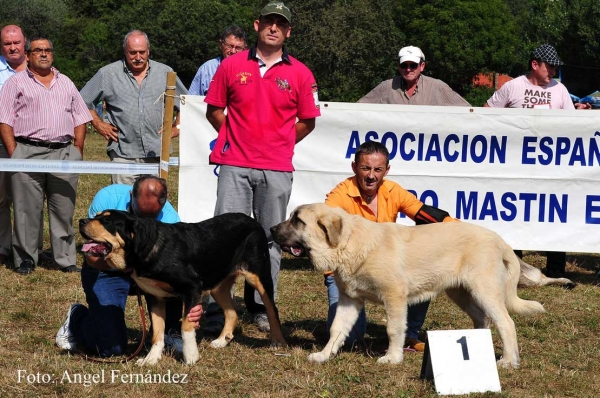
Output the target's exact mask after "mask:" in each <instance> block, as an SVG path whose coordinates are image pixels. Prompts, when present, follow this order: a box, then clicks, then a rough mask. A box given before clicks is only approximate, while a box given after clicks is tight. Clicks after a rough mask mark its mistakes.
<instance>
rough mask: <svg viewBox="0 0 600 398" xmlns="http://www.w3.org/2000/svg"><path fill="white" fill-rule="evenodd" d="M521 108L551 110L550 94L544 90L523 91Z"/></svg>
mask: <svg viewBox="0 0 600 398" xmlns="http://www.w3.org/2000/svg"><path fill="white" fill-rule="evenodd" d="M521 106H522V107H523V108H536V109H550V108H552V93H551V92H550V91H545V90H532V89H530V88H528V89H525V95H524V96H523V105H521Z"/></svg>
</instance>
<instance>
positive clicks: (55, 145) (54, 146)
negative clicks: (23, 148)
mask: <svg viewBox="0 0 600 398" xmlns="http://www.w3.org/2000/svg"><path fill="white" fill-rule="evenodd" d="M15 141H17V142H18V143H20V144H25V145H31V146H41V147H44V148H49V149H60V148H66V147H68V146H69V145H71V141H68V142H44V141H32V140H28V139H27V138H24V137H15Z"/></svg>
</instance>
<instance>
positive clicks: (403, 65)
mask: <svg viewBox="0 0 600 398" xmlns="http://www.w3.org/2000/svg"><path fill="white" fill-rule="evenodd" d="M409 67H410V69H417V68H418V67H419V64H417V63H415V62H402V63H401V64H400V69H407V68H409Z"/></svg>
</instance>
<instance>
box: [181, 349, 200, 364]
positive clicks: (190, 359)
mask: <svg viewBox="0 0 600 398" xmlns="http://www.w3.org/2000/svg"><path fill="white" fill-rule="evenodd" d="M199 359H200V354H199V353H198V350H196V351H195V352H191V353H184V355H183V360H184V362H185V364H186V365H193V364H195V363H196V362H198V360H199Z"/></svg>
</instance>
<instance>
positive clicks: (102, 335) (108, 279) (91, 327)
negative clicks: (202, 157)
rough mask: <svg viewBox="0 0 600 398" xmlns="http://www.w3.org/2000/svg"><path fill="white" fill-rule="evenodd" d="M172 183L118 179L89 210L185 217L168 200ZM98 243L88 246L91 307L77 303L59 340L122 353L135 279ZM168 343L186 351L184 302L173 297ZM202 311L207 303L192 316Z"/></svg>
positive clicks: (66, 345)
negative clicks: (111, 262) (110, 262)
mask: <svg viewBox="0 0 600 398" xmlns="http://www.w3.org/2000/svg"><path fill="white" fill-rule="evenodd" d="M167 194H168V193H167V183H166V181H165V180H164V179H162V178H158V177H155V176H142V177H139V178H138V179H137V180H136V181H135V183H134V185H133V187H131V186H129V185H122V184H115V185H109V186H107V187H105V188H103V189H101V190H100V191H99V192H98V193H97V194H96V196H95V197H94V199H93V201H92V204H91V205H90V208H89V210H88V216H89V217H90V218H92V217H94V216H95V215H96V214H97V213H98V212H101V211H104V210H109V209H115V210H124V211H127V212H130V213H132V214H135V215H137V216H139V217H151V218H155V219H157V220H159V221H162V222H165V223H176V222H179V221H180V219H179V215H178V214H177V212H176V211H175V209H174V208H173V206H172V205H171V204H170V203H169V202H168V201H167ZM94 246H95V245H94V244H90V243H87V244H85V245H84V247H83V249H82V251H83V252H84V253H85V254H86V257H85V261H84V264H83V268H82V271H81V284H82V287H83V290H84V292H85V296H86V300H87V303H88V307H86V306H84V305H82V304H73V305H72V306H71V308H70V309H69V312H68V314H67V319H66V321H65V323H64V324H63V326H62V327H61V328H60V329H59V330H58V333H57V334H56V345H57V346H58V347H60V348H62V349H65V350H74V349H75V348H76V346H77V344H80V345H81V346H83V347H85V348H87V350H89V351H93V352H97V354H98V355H99V356H101V357H110V356H113V355H122V354H123V353H124V352H125V348H126V346H127V327H126V325H125V304H126V302H127V296H128V295H129V292H130V289H131V287H132V284H133V281H132V279H131V277H130V276H129V275H128V274H127V273H123V272H121V271H116V270H112V269H110V267H108V266H107V265H106V263H105V261H104V258H103V257H102V256H99V255H97V254H94V250H93V247H94ZM166 313H167V315H166V318H167V319H166V320H165V330H167V331H169V334H168V335H166V336H165V345H166V347H168V349H173V350H177V351H181V344H182V342H181V337H180V336H179V335H178V334H177V332H178V331H179V330H180V325H179V320H180V318H181V314H182V302H181V301H180V300H175V299H174V300H169V301H168V302H167V310H166ZM201 315H202V306H201V305H198V306H196V307H194V308H192V310H191V311H190V315H189V316H188V319H189V320H190V321H192V322H197V321H198V320H199V319H200V316H201Z"/></svg>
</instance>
